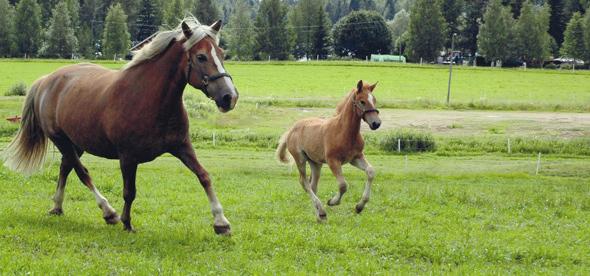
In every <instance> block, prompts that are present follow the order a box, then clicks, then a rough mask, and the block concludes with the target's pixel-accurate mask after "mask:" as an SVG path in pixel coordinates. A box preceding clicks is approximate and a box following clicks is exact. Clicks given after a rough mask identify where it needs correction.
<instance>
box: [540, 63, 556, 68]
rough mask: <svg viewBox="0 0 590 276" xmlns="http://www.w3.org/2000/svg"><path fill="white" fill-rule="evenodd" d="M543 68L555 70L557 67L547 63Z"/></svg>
mask: <svg viewBox="0 0 590 276" xmlns="http://www.w3.org/2000/svg"><path fill="white" fill-rule="evenodd" d="M543 68H545V69H557V65H555V63H548V64H547V65H545V67H543Z"/></svg>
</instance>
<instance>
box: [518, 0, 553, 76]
mask: <svg viewBox="0 0 590 276" xmlns="http://www.w3.org/2000/svg"><path fill="white" fill-rule="evenodd" d="M548 30H549V10H548V9H546V8H544V7H537V6H534V5H533V3H531V2H530V1H526V2H525V3H524V4H523V5H522V10H521V12H520V17H519V18H518V22H517V24H516V38H517V41H518V56H520V57H521V58H522V59H523V60H524V61H526V62H527V63H528V64H536V65H542V64H543V61H544V60H545V58H547V57H548V56H549V47H550V45H549V34H548V33H547V31H548Z"/></svg>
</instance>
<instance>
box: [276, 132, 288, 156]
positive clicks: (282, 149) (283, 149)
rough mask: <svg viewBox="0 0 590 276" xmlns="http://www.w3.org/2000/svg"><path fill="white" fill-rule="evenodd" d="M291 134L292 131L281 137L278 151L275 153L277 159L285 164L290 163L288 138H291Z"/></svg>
mask: <svg viewBox="0 0 590 276" xmlns="http://www.w3.org/2000/svg"><path fill="white" fill-rule="evenodd" d="M289 133H291V130H289V131H287V132H285V133H284V134H283V136H281V139H280V140H279V145H278V146H277V151H276V152H275V155H276V157H277V159H278V160H279V161H281V162H283V163H285V164H287V163H289V156H288V155H287V154H288V153H287V137H289Z"/></svg>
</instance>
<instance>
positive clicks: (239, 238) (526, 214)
mask: <svg viewBox="0 0 590 276" xmlns="http://www.w3.org/2000/svg"><path fill="white" fill-rule="evenodd" d="M64 64H65V63H60V62H55V61H36V62H22V61H7V60H4V61H0V74H2V75H3V76H4V78H2V79H0V93H2V92H3V91H4V90H5V89H7V87H9V86H11V84H12V83H14V82H18V81H24V82H27V83H30V82H31V81H33V80H34V79H36V78H37V77H39V76H41V75H43V74H46V73H49V72H51V71H53V70H54V69H55V68H57V67H59V66H62V65H64ZM105 65H107V66H109V67H111V68H118V67H120V66H121V65H122V63H105ZM351 65H354V66H351ZM228 68H229V70H230V72H231V73H232V74H233V76H234V80H235V81H236V83H237V85H238V88H239V89H240V91H241V98H240V102H239V103H238V105H237V106H236V109H235V110H233V111H232V112H229V113H226V114H221V113H219V112H218V111H217V109H216V108H215V106H214V104H213V103H211V102H210V101H209V100H208V99H206V98H205V97H204V96H203V95H202V94H201V92H197V91H194V89H192V88H191V89H189V90H190V91H186V93H185V97H184V103H185V106H186V108H187V111H188V113H189V116H190V129H191V140H192V141H193V144H194V146H195V148H196V151H197V156H198V158H199V160H200V162H201V163H202V164H203V165H204V166H205V168H207V169H208V171H209V173H210V175H211V178H212V180H213V183H214V187H215V189H216V191H217V194H218V197H219V199H220V201H221V203H222V204H223V206H224V209H225V214H226V216H227V218H228V219H229V221H230V222H231V223H232V230H233V234H232V236H231V237H220V236H216V235H215V234H214V232H213V229H212V222H213V220H212V216H211V214H210V210H209V205H208V202H207V198H206V196H205V193H204V192H203V189H202V188H201V187H200V184H199V183H198V181H197V179H196V177H195V176H193V175H192V174H191V173H190V172H189V170H188V169H186V168H184V166H183V165H182V163H181V162H180V161H178V160H176V159H175V158H173V157H171V156H170V155H164V156H162V157H160V158H158V159H156V160H155V161H153V162H150V163H147V164H143V165H141V166H140V168H139V170H138V175H137V198H136V201H135V203H134V205H133V213H132V217H133V223H134V226H135V228H136V230H137V233H134V234H129V233H127V232H125V231H123V227H122V225H120V224H119V225H116V226H109V225H106V224H105V223H104V221H103V220H102V218H101V211H100V210H99V209H98V208H97V207H96V203H95V201H94V198H93V196H92V194H91V192H89V191H88V190H87V189H86V188H85V187H84V186H83V185H81V184H80V182H79V180H78V179H77V177H76V176H75V174H73V173H72V174H71V175H70V178H69V180H68V184H67V188H66V193H65V194H66V197H65V202H64V212H65V214H64V216H61V217H54V216H50V215H48V214H47V211H48V210H49V209H50V208H51V207H52V201H51V197H52V196H53V192H54V189H55V184H56V181H57V174H58V170H59V160H60V155H59V153H58V152H56V151H55V148H54V147H53V146H50V148H49V152H48V155H47V160H46V163H45V168H44V170H43V171H41V172H40V173H39V174H37V175H34V176H32V177H30V178H25V177H23V176H21V175H18V174H16V173H14V172H11V171H8V170H7V169H6V168H4V167H3V166H0V195H2V200H1V201H0V212H1V214H2V216H0V274H60V275H61V274H74V275H78V274H98V275H104V274H116V275H118V274H140V275H145V274H321V275H326V274H337V275H340V274H352V275H364V274H402V273H403V274H441V273H444V274H447V273H454V274H467V275H472V274H525V275H528V274H566V275H570V274H573V275H578V274H579V275H584V274H590V246H588V245H589V244H590V231H588V225H589V223H590V170H588V168H590V158H589V156H590V139H589V138H588V137H589V136H588V135H590V127H589V125H588V123H587V122H586V121H585V120H584V118H586V117H585V115H584V114H583V113H577V114H575V115H576V116H578V117H577V118H578V119H577V120H573V121H568V122H565V121H563V118H568V117H572V116H573V115H572V114H565V113H558V112H535V113H533V112H521V111H519V112H500V111H482V112H480V111H469V112H470V113H467V114H455V113H453V115H448V114H446V113H451V112H456V111H448V110H426V109H423V110H418V111H416V110H399V109H392V108H390V107H396V106H397V107H400V106H404V107H413V108H433V107H434V108H438V107H442V106H443V105H442V101H444V96H445V95H446V94H445V93H446V82H445V81H446V74H447V73H448V71H446V69H445V68H440V67H433V66H425V67H424V68H420V67H416V66H410V65H375V66H373V65H371V66H368V65H367V64H365V63H354V64H353V63H340V62H337V63H328V64H325V63H320V64H317V63H310V64H299V63H289V64H288V65H286V64H277V63H272V64H265V63H229V64H228ZM454 72H456V75H455V76H456V80H458V82H459V81H460V80H461V76H462V75H463V76H464V78H465V79H467V77H466V76H470V77H471V78H473V79H474V80H469V81H467V80H465V81H466V83H470V84H471V86H472V87H470V86H469V85H467V84H459V83H458V82H457V86H456V88H455V90H454V91H457V98H456V99H457V101H462V104H461V105H456V106H454V107H455V108H463V107H464V108H471V109H488V107H490V108H495V109H534V110H551V111H553V110H554V109H557V110H569V111H584V110H590V109H589V106H590V90H589V89H590V88H588V87H590V86H589V85H587V84H589V78H590V74H588V73H587V72H575V73H572V72H563V71H561V72H560V71H542V70H527V71H526V72H523V71H519V70H516V69H510V70H504V69H498V70H497V69H486V68H477V69H467V68H460V69H458V70H456V71H454ZM373 76H376V77H375V78H373ZM379 76H381V77H382V78H379ZM386 77H388V78H386ZM358 78H363V79H367V80H371V81H373V80H379V81H380V86H379V87H380V89H381V90H377V92H375V93H377V94H376V96H377V98H378V101H379V103H382V104H383V105H384V106H386V107H388V108H382V109H381V113H380V116H381V117H382V118H383V127H382V128H381V129H379V130H377V131H368V130H367V129H366V128H363V130H362V132H363V135H364V136H365V140H366V153H367V158H368V160H369V162H370V163H371V164H372V165H373V166H374V167H375V169H376V171H377V177H376V179H375V182H374V185H373V193H372V197H371V201H370V202H369V203H368V204H367V207H366V208H365V210H364V211H363V213H362V214H360V215H357V214H355V213H354V206H355V204H356V202H357V201H358V200H359V199H360V197H361V194H362V190H363V186H364V181H365V175H364V173H362V172H361V171H359V170H357V169H355V168H353V167H351V166H349V165H347V166H345V167H344V175H345V177H346V178H347V180H348V183H349V189H348V192H347V193H346V194H345V196H344V198H343V201H342V204H341V205H340V206H336V207H327V206H326V210H327V213H328V221H327V223H323V224H318V223H317V222H316V220H315V216H314V213H313V210H314V209H313V207H312V205H311V202H310V200H309V197H308V196H307V195H306V194H305V193H304V191H303V189H302V188H301V186H300V185H299V183H298V180H297V179H298V175H297V174H296V172H295V171H296V170H295V168H294V167H292V166H290V165H284V164H279V163H278V162H277V161H276V160H275V159H274V147H275V145H276V143H277V140H278V138H279V136H280V135H281V134H282V133H283V132H284V131H286V130H287V129H288V128H289V126H291V125H292V124H293V122H294V121H296V120H298V119H300V118H303V117H310V116H320V117H327V116H330V115H332V114H333V110H334V107H333V105H334V104H335V103H336V102H337V101H338V100H339V99H340V98H341V97H342V96H343V95H344V93H345V92H344V91H345V88H346V89H348V88H351V87H352V86H354V84H355V82H356V80H357V79H358ZM401 78H409V79H411V80H412V81H413V83H410V84H408V85H407V86H405V88H404V89H400V90H395V89H396V88H395V87H397V86H399V85H401V84H402V83H401V82H397V80H400V79H401ZM477 78H479V79H478V81H476V79H477ZM494 79H496V80H498V81H499V80H502V81H504V82H507V83H510V85H508V86H502V87H499V86H498V84H496V86H494V85H493V84H494ZM524 80H526V81H528V82H526V83H527V84H525V83H523V82H522V81H524ZM439 81H442V82H444V83H443V84H441V85H438V82H439ZM533 84H534V85H533ZM462 85H463V86H462ZM549 85H552V86H558V87H560V89H562V91H570V93H569V94H567V93H565V92H564V93H560V94H559V95H557V94H555V95H553V94H552V93H553V92H552V91H554V90H552V89H549V88H548V87H547V86H549ZM439 86H440V88H439ZM347 87H348V88H347ZM473 87H476V88H473ZM478 89H480V90H478ZM481 89H483V90H485V91H496V92H490V93H488V94H486V95H487V96H486V97H487V98H486V100H485V102H486V104H487V105H485V106H482V105H475V103H476V102H478V101H479V103H481V99H479V93H481V92H477V91H483V90H481ZM488 89H489V90H488ZM510 89H512V90H510ZM461 91H463V92H464V93H465V94H466V95H469V96H465V97H464V98H461V97H460V95H459V94H460V92H461ZM510 91H512V92H510ZM379 93H380V94H381V95H379ZM528 93H533V96H531V97H530V98H529V96H528V95H527V94H528ZM537 93H538V94H537ZM555 93H557V92H555ZM439 94H440V95H439ZM417 95H422V96H417ZM424 95H426V96H428V97H431V98H429V99H422V98H419V97H426V96H424ZM435 95H436V96H435ZM567 95H570V96H571V95H576V96H575V99H573V98H568V96H567ZM471 97H473V98H471ZM317 99H319V100H317ZM478 99H479V100H478ZM506 99H510V102H508V101H506ZM23 100H24V97H18V96H13V97H3V96H0V151H2V149H4V148H5V147H6V144H7V143H8V142H9V141H10V139H11V138H12V136H13V135H14V133H15V132H16V131H17V129H18V125H16V124H12V123H9V122H7V121H6V120H5V118H7V117H10V116H14V115H17V114H19V113H20V109H21V105H22V102H23ZM529 101H530V102H529ZM470 103H471V105H470ZM517 103H518V104H517ZM522 103H524V105H521V104H522ZM529 104H530V105H529ZM557 105H559V107H558V108H556V106H557ZM529 107H530V108H529ZM462 112H466V111H460V112H459V113H462ZM476 112H480V113H476ZM424 114H431V115H424ZM473 114H476V115H477V116H476V115H473ZM443 115H444V116H447V115H448V118H450V119H440V117H443ZM533 115H534V116H533ZM454 116H457V118H455V117H454ZM527 116H528V117H527ZM430 117H432V122H431V121H430ZM459 117H460V118H459ZM488 117H492V118H496V117H505V118H503V120H497V119H492V120H487V119H485V118H488ZM525 117H526V119H523V118H525ZM482 118H483V119H482ZM535 118H540V119H535ZM404 120H405V121H404ZM552 120H558V121H556V123H551V122H552ZM559 120H561V121H559ZM431 124H432V126H431ZM398 126H403V128H404V131H410V132H411V131H416V132H419V133H426V134H428V135H432V137H434V140H435V141H436V150H435V151H433V152H429V153H396V152H389V151H387V150H385V149H383V148H382V147H381V143H382V142H383V141H384V140H385V139H388V137H389V136H390V134H391V133H395V132H396V131H397V130H398V128H399V127H398ZM213 137H215V138H213ZM508 138H510V139H512V140H511V141H512V153H510V154H509V153H508V152H507V150H506V141H507V139H508ZM538 152H541V153H542V156H541V162H540V164H539V166H538V168H539V170H538V174H537V157H538V155H537V154H538ZM82 162H83V163H84V164H85V165H86V167H88V169H89V171H90V175H91V176H92V178H93V180H94V183H95V184H96V186H97V187H98V189H99V190H100V191H101V193H102V194H103V195H104V196H105V197H106V198H108V199H109V201H110V202H111V204H112V205H113V207H115V209H117V211H119V212H120V211H121V208H122V206H123V199H122V189H123V187H122V179H121V176H120V170H119V168H118V162H117V161H113V160H105V159H101V158H97V157H93V156H90V155H88V154H86V155H84V156H83V157H82ZM336 190H337V185H336V181H335V179H334V177H333V176H332V175H331V173H330V172H329V169H328V168H327V167H326V166H324V169H323V171H322V177H321V179H320V185H319V194H318V195H319V197H320V198H321V200H322V202H326V201H327V200H328V199H329V198H330V197H331V196H332V195H333V194H334V193H335V192H336Z"/></svg>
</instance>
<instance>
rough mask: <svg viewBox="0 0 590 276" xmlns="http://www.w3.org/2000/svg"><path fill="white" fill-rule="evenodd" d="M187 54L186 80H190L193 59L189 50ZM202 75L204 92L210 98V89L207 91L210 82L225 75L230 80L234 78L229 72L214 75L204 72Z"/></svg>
mask: <svg viewBox="0 0 590 276" xmlns="http://www.w3.org/2000/svg"><path fill="white" fill-rule="evenodd" d="M186 56H187V59H188V64H187V66H188V69H187V70H186V81H187V82H189V81H190V77H191V72H192V70H193V59H192V58H191V55H190V54H189V53H188V52H187V53H186ZM202 75H203V77H202V79H203V80H202V81H201V82H202V83H203V92H204V93H205V95H206V96H207V97H209V98H211V96H210V95H209V91H207V87H208V86H209V82H212V81H216V80H218V79H220V78H223V77H228V78H229V79H230V80H233V79H232V77H231V75H230V74H228V73H217V74H215V75H213V76H209V75H207V74H202Z"/></svg>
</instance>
